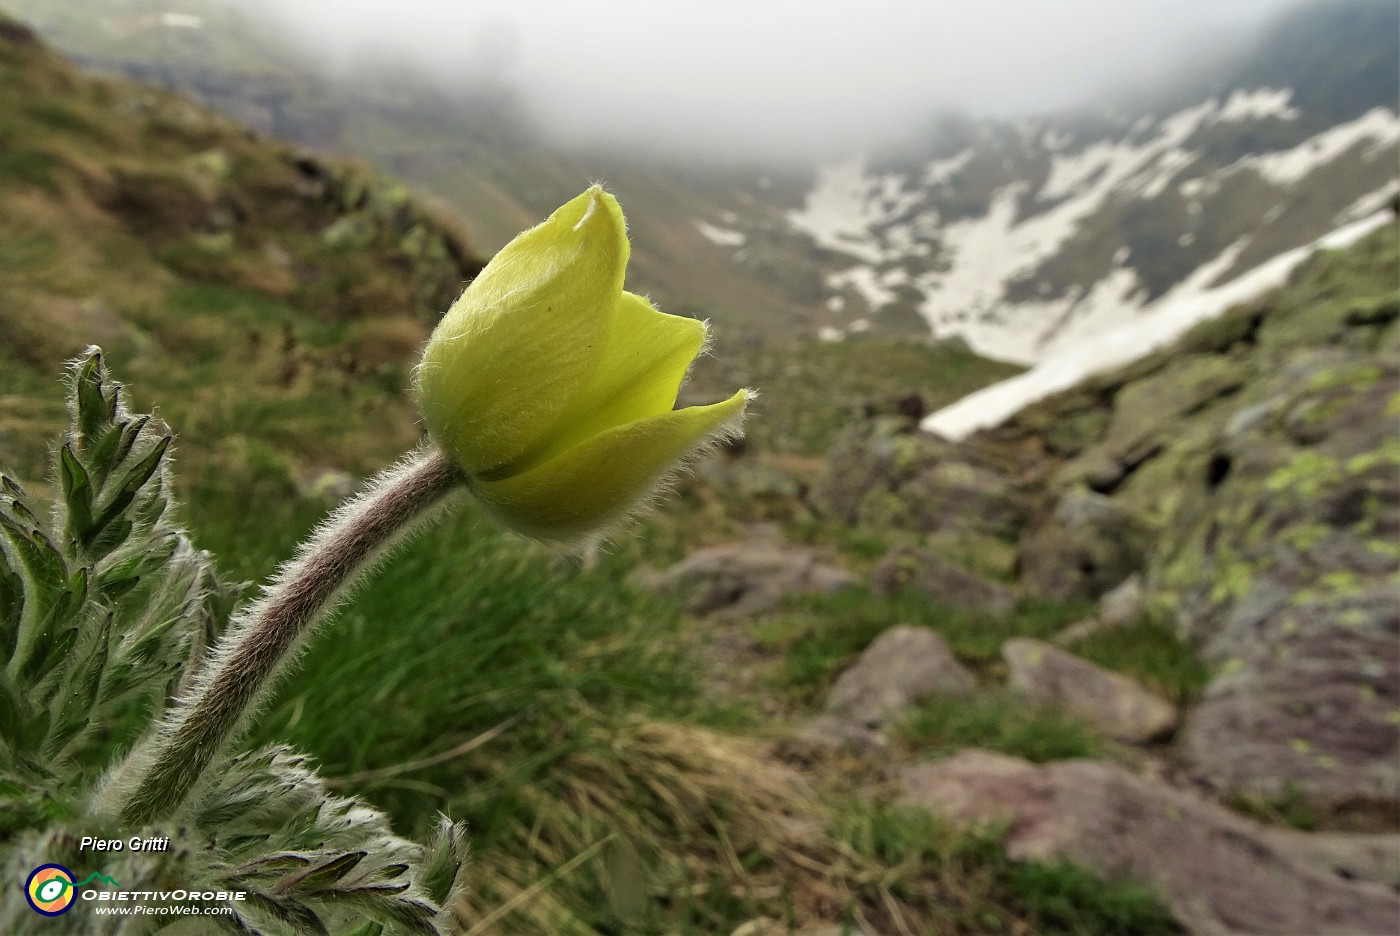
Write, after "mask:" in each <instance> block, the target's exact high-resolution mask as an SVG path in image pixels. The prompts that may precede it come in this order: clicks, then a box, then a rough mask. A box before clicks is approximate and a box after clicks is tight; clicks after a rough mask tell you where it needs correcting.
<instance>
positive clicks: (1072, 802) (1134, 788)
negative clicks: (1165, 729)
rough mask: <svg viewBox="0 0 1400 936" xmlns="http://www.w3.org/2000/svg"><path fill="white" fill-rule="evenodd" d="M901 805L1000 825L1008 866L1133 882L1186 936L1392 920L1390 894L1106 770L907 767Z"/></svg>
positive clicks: (1078, 766) (979, 760)
mask: <svg viewBox="0 0 1400 936" xmlns="http://www.w3.org/2000/svg"><path fill="white" fill-rule="evenodd" d="M903 798H904V800H905V801H906V802H909V803H912V804H915V805H918V806H922V807H924V808H927V809H930V810H933V811H935V812H938V813H940V814H942V815H944V816H946V817H947V818H949V819H952V820H953V821H955V822H958V823H964V824H966V823H979V824H980V823H1005V824H1006V826H1005V827H1006V829H1007V834H1006V840H1005V846H1006V849H1007V852H1008V854H1010V855H1011V857H1013V858H1017V859H1022V860H1036V861H1048V860H1054V859H1059V858H1068V859H1070V860H1072V861H1074V862H1076V863H1077V864H1080V865H1082V866H1084V867H1086V868H1089V869H1091V870H1094V871H1096V872H1098V873H1099V874H1102V875H1104V876H1106V877H1114V876H1118V875H1125V874H1126V875H1130V876H1132V877H1134V878H1137V879H1139V880H1141V881H1143V882H1145V883H1147V884H1149V885H1150V886H1152V887H1154V888H1155V889H1156V890H1158V891H1159V892H1160V893H1161V894H1162V896H1163V897H1164V898H1165V899H1166V901H1167V903H1168V905H1169V906H1170V908H1171V910H1172V912H1173V914H1174V915H1175V916H1176V917H1177V919H1178V920H1180V921H1181V922H1182V923H1183V924H1185V925H1186V926H1187V927H1188V929H1190V931H1192V932H1195V933H1277V934H1298V933H1309V934H1317V936H1325V934H1343V933H1346V934H1356V933H1388V932H1394V930H1395V925H1396V921H1397V920H1400V896H1397V895H1396V894H1395V892H1394V891H1392V890H1390V889H1388V888H1385V887H1382V886H1379V885H1375V884H1370V883H1361V882H1356V881H1349V880H1345V879H1343V878H1340V877H1337V876H1335V875H1332V874H1329V873H1327V872H1325V871H1323V870H1320V869H1318V868H1316V867H1314V866H1313V865H1311V864H1309V863H1305V862H1301V861H1299V860H1297V859H1296V858H1295V857H1293V855H1291V854H1290V853H1289V852H1288V851H1287V850H1285V849H1281V848H1279V847H1278V846H1277V845H1275V844H1274V842H1273V841H1272V840H1271V839H1270V837H1269V835H1268V834H1267V833H1266V832H1265V830H1263V829H1262V828H1261V827H1259V826H1257V825H1256V824H1254V823H1250V822H1247V821H1245V820H1244V819H1241V818H1239V817H1238V816H1235V815H1233V814H1231V813H1229V812H1226V811H1225V810H1224V809H1222V808H1220V807H1219V806H1217V805H1215V804H1213V803H1211V802H1208V801H1205V800H1202V799H1199V798H1197V797H1195V796H1191V795H1188V794H1186V793H1183V792H1180V791H1177V790H1174V789H1172V788H1171V787H1169V786H1167V785H1165V784H1163V783H1161V782H1159V781H1153V780H1146V779H1143V778H1140V777H1137V776H1134V775H1133V774H1131V773H1129V772H1128V771H1127V770H1125V769H1124V768H1122V767H1118V766H1116V765H1112V764H1105V763H1098V762H1093V761H1063V762H1060V763H1056V764H1049V765H1046V766H1041V767H1037V766H1035V765H1033V764H1031V763H1030V762H1028V761H1023V760H1020V759H1018V758H1013V757H1007V756H1005V755H1001V754H993V753H990V752H985V751H965V752H963V753H961V754H958V755H956V756H954V757H951V758H947V759H944V760H939V761H933V762H930V763H925V764H919V765H917V766H914V767H911V768H909V769H908V770H907V771H906V772H905V774H904V778H903Z"/></svg>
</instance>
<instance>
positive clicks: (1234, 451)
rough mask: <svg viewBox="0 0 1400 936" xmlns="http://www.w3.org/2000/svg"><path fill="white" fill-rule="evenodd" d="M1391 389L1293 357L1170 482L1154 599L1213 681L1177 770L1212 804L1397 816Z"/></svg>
mask: <svg viewBox="0 0 1400 936" xmlns="http://www.w3.org/2000/svg"><path fill="white" fill-rule="evenodd" d="M1340 309H1341V306H1338V308H1335V309H1332V310H1331V311H1329V312H1327V315H1332V314H1333V313H1336V315H1337V317H1338V320H1337V322H1335V323H1333V325H1335V326H1336V328H1339V329H1345V328H1346V327H1347V326H1345V325H1344V324H1341V323H1340V316H1342V314H1343V312H1342V311H1339V310H1340ZM1319 314H1321V313H1319ZM1295 324H1296V325H1297V327H1298V328H1302V329H1304V331H1306V330H1307V329H1308V328H1311V327H1312V326H1311V325H1309V324H1308V323H1306V322H1301V321H1300V322H1298V323H1295ZM1333 325H1328V326H1327V328H1328V329H1331V328H1332V327H1333ZM1290 327H1291V326H1290ZM1268 333H1269V329H1268V328H1266V329H1265V332H1264V333H1263V334H1265V335H1267V334H1268ZM1398 390H1400V365H1397V363H1396V361H1395V360H1394V359H1393V358H1386V357H1379V356H1377V357H1373V358H1370V359H1365V358H1363V359H1360V360H1351V361H1348V360H1347V359H1346V357H1345V354H1344V352H1343V351H1342V349H1341V348H1340V346H1331V347H1327V348H1321V349H1317V350H1316V351H1311V350H1310V351H1307V352H1299V353H1297V354H1294V355H1293V356H1292V357H1291V358H1290V359H1289V361H1288V362H1287V363H1286V364H1282V365H1281V366H1280V367H1279V368H1278V373H1277V375H1276V376H1272V377H1270V378H1269V379H1267V380H1266V381H1265V382H1264V385H1262V386H1260V387H1259V388H1258V390H1257V391H1256V393H1255V396H1257V397H1259V398H1260V399H1261V400H1263V401H1267V402H1268V403H1269V407H1270V411H1271V413H1272V415H1271V416H1269V417H1268V418H1253V416H1251V418H1250V419H1245V418H1244V414H1249V413H1251V410H1252V409H1253V407H1254V404H1253V403H1251V402H1250V401H1248V400H1242V401H1241V403H1240V405H1239V406H1238V407H1237V408H1236V409H1235V411H1234V413H1235V415H1234V416H1233V417H1232V418H1231V419H1230V420H1229V421H1228V423H1229V424H1227V425H1225V426H1224V427H1223V428H1222V430H1221V432H1220V433H1218V434H1216V435H1215V436H1209V437H1206V438H1205V439H1203V440H1202V441H1201V442H1200V444H1199V445H1198V446H1197V448H1196V449H1194V450H1193V452H1192V454H1191V455H1190V456H1189V458H1188V457H1187V456H1183V457H1182V459H1181V461H1180V465H1179V467H1178V468H1177V469H1176V472H1175V473H1176V475H1177V476H1178V477H1179V480H1178V481H1177V483H1176V486H1177V491H1176V493H1175V495H1174V501H1173V503H1172V504H1171V509H1170V510H1169V511H1167V512H1165V516H1166V522H1164V524H1163V526H1162V531H1163V535H1162V541H1161V542H1160V544H1159V547H1158V551H1159V555H1158V558H1157V559H1156V560H1155V562H1154V569H1153V572H1152V575H1151V576H1150V579H1151V580H1152V581H1153V583H1154V592H1155V595H1154V596H1153V597H1152V600H1153V601H1154V602H1155V603H1157V605H1158V606H1159V607H1162V608H1170V609H1171V610H1172V612H1173V613H1174V614H1175V617H1176V623H1177V626H1178V629H1179V630H1180V631H1181V633H1182V634H1183V636H1185V637H1186V638H1187V639H1189V640H1191V641H1192V642H1193V643H1194V644H1196V646H1197V647H1198V648H1199V651H1200V654H1201V656H1202V658H1203V659H1205V660H1206V661H1207V662H1209V663H1210V664H1211V665H1212V668H1213V670H1214V672H1215V676H1214V678H1213V679H1212V680H1211V683H1210V685H1208V686H1207V688H1206V690H1205V692H1204V693H1203V694H1202V697H1201V699H1200V701H1199V703H1198V704H1197V705H1196V707H1195V708H1194V709H1193V711H1192V712H1191V714H1190V717H1189V718H1188V719H1187V720H1186V723H1185V725H1184V726H1183V728H1182V731H1181V736H1180V746H1179V753H1180V757H1181V760H1182V761H1183V763H1184V764H1185V766H1186V767H1187V769H1188V770H1189V771H1190V773H1191V774H1192V775H1193V776H1194V777H1195V778H1197V779H1198V780H1201V781H1203V782H1205V783H1207V784H1209V785H1210V786H1212V787H1213V788H1215V789H1217V790H1219V791H1220V792H1222V793H1229V794H1242V795H1248V796H1253V797H1258V798H1263V799H1266V800H1267V799H1272V798H1275V797H1280V796H1285V795H1287V796H1298V795H1302V796H1303V797H1304V798H1305V799H1306V800H1307V801H1308V803H1309V804H1310V805H1312V806H1313V807H1314V808H1318V809H1322V810H1343V811H1346V812H1348V813H1351V814H1357V813H1374V814H1376V815H1377V816H1379V817H1380V818H1383V819H1385V820H1387V821H1391V822H1393V821H1394V819H1395V817H1396V816H1397V815H1400V722H1397V720H1396V716H1395V713H1396V712H1397V711H1400V650H1398V649H1397V643H1396V636H1397V634H1400V587H1397V584H1396V581H1397V579H1396V576H1397V574H1400V548H1397V547H1396V545H1395V544H1396V543H1397V542H1400V439H1397V433H1396V430H1395V421H1394V418H1393V411H1392V410H1391V409H1390V407H1393V406H1394V405H1395V403H1394V401H1395V400H1396V398H1397V396H1396V394H1397V391H1398ZM1241 424H1248V425H1241ZM1229 430H1233V434H1230V431H1229Z"/></svg>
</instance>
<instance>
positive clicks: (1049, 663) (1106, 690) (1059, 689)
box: [1001, 637, 1177, 744]
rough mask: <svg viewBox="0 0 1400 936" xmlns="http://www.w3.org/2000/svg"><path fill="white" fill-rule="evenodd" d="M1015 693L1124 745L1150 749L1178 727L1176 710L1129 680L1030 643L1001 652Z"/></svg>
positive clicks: (1014, 643) (1020, 640)
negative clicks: (1058, 710) (1149, 745)
mask: <svg viewBox="0 0 1400 936" xmlns="http://www.w3.org/2000/svg"><path fill="white" fill-rule="evenodd" d="M1001 655H1002V659H1004V660H1005V661H1006V666H1007V669H1008V678H1007V686H1008V688H1010V689H1011V691H1012V692H1014V693H1016V694H1017V695H1020V696H1022V697H1024V698H1026V699H1029V700H1030V701H1032V702H1035V703H1037V704H1039V705H1052V706H1056V707H1059V708H1062V709H1064V710H1065V711H1067V712H1069V713H1070V714H1071V715H1076V716H1078V717H1080V718H1082V719H1084V720H1085V721H1086V722H1088V723H1089V724H1091V725H1093V726H1094V727H1096V728H1098V729H1099V730H1101V731H1103V732H1104V733H1105V734H1107V735H1109V736H1110V737H1112V738H1115V739H1117V740H1119V741H1124V742H1127V743H1129V744H1145V743H1147V742H1149V741H1155V740H1157V739H1159V738H1162V737H1165V736H1166V735H1168V734H1170V733H1171V731H1172V729H1173V728H1175V727H1176V720H1177V713H1176V706H1174V705H1172V704H1171V703H1170V702H1168V701H1167V700H1166V699H1163V698H1161V697H1160V696H1158V695H1155V694H1153V693H1151V692H1148V691H1147V690H1146V689H1144V688H1142V687H1141V686H1139V685H1138V684H1137V683H1135V682H1133V681H1132V680H1131V679H1129V678H1128V677H1126V676H1123V675H1121V674H1119V673H1114V672H1112V671H1110V670H1106V669H1104V668H1103V667H1101V666H1095V665H1094V664H1093V663H1090V662H1089V661H1088V660H1084V659H1081V658H1079V657H1077V656H1075V655H1074V654H1072V653H1066V652H1065V651H1063V650H1060V649H1058V648H1056V647H1053V646H1051V645H1050V644H1047V643H1043V642H1042V641H1039V640H1032V639H1030V638H1029V637H1021V638H1017V639H1015V640H1008V641H1007V642H1006V643H1005V644H1004V645H1003V646H1002V648H1001Z"/></svg>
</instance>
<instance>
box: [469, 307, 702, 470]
mask: <svg viewBox="0 0 1400 936" xmlns="http://www.w3.org/2000/svg"><path fill="white" fill-rule="evenodd" d="M704 344H705V324H704V323H703V322H698V321H696V320H695V319H691V318H685V317H683V316H679V315H667V314H665V313H664V312H658V311H656V309H655V308H653V307H652V305H651V303H650V302H648V301H647V300H645V299H643V298H642V297H641V296H637V295H633V294H632V293H629V292H624V293H623V294H622V299H621V300H620V301H619V302H618V304H617V309H616V311H615V312H614V314H613V317H612V321H611V323H610V325H609V328H608V334H607V337H606V338H605V339H604V345H603V348H604V350H603V353H602V354H601V355H599V357H598V360H597V362H596V366H595V367H594V369H593V373H592V374H591V375H590V377H589V380H588V383H587V385H586V386H584V387H583V388H582V389H581V390H580V391H579V393H578V395H577V396H576V397H575V398H574V399H573V400H572V401H570V403H569V405H568V407H567V408H566V409H565V411H564V413H563V414H562V415H561V416H560V418H559V422H558V424H557V425H556V426H555V427H554V430H553V431H552V432H550V433H549V434H548V435H547V436H546V437H545V438H544V440H543V442H542V444H541V445H540V446H539V447H538V448H537V449H535V450H534V451H531V452H529V453H527V454H526V455H524V456H522V457H521V458H520V459H519V460H518V461H516V462H514V463H512V464H511V465H510V466H509V467H508V468H507V469H503V470H502V471H499V472H494V474H495V475H496V476H497V477H507V476H509V475H512V474H519V473H521V472H524V471H528V470H529V469H530V468H533V467H534V466H535V465H538V464H540V463H541V462H544V461H547V460H549V459H551V458H553V457H554V456H556V455H559V454H560V453H562V452H566V451H568V450H569V449H571V448H573V447H574V446H575V445H577V444H579V443H580V442H582V441H583V440H584V439H587V438H590V437H592V436H595V435H597V434H598V433H600V432H602V431H604V430H605V429H611V428H613V427H614V426H621V425H622V424H623V423H629V422H633V421H635V420H638V419H642V418H644V417H647V416H656V415H659V414H661V413H665V412H668V411H669V410H670V409H671V407H673V406H675V405H676V394H677V393H678V392H679V391H680V388H681V382H682V381H683V380H685V375H686V372H687V371H688V370H689V369H690V363H691V362H692V361H694V360H695V356H696V355H697V354H699V353H700V349H701V347H703V346H704ZM487 477H488V479H489V478H490V477H491V476H490V475H487Z"/></svg>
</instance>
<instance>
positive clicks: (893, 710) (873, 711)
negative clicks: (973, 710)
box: [826, 626, 977, 727]
mask: <svg viewBox="0 0 1400 936" xmlns="http://www.w3.org/2000/svg"><path fill="white" fill-rule="evenodd" d="M976 687H977V680H976V678H975V677H974V676H973V675H972V673H971V672H969V671H968V670H967V668H966V667H964V666H963V665H962V664H961V663H959V662H958V661H957V658H955V657H954V656H953V652H952V651H951V650H949V649H948V644H947V643H946V642H945V641H944V640H943V638H942V637H941V636H939V635H938V634H937V633H935V632H933V631H931V630H929V629H928V628H926V627H906V626H900V627H891V628H890V629H889V630H887V631H885V632H884V633H883V634H881V635H880V636H879V637H877V638H875V642H874V643H872V644H871V645H870V646H869V647H867V648H866V649H865V652H864V653H862V654H861V655H860V658H859V659H857V660H856V662H855V663H853V664H852V665H851V667H850V668H849V669H847V670H846V671H845V672H844V673H842V674H841V675H840V677H838V678H837V680H836V684H835V685H834V686H832V689H831V694H830V695H829V696H828V697H827V700H826V712H827V714H828V715H832V716H836V717H837V718H840V719H842V720H844V721H848V722H854V723H855V724H857V725H862V726H866V727H879V726H883V725H885V724H888V723H889V722H892V721H894V720H895V719H897V718H898V717H899V716H901V715H903V714H905V713H907V712H908V711H909V709H910V708H912V707H913V706H914V705H916V704H918V703H919V702H921V701H923V700H924V699H928V698H931V697H933V696H936V695H966V694H967V693H969V692H971V691H972V690H973V689H975V688H976Z"/></svg>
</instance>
